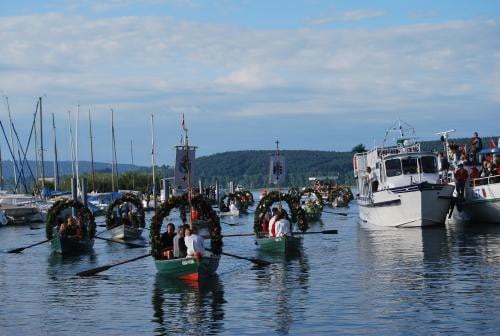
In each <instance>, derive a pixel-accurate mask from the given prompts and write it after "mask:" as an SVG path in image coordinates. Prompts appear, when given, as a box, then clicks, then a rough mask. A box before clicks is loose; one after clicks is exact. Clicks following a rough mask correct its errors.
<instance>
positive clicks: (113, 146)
mask: <svg viewBox="0 0 500 336" xmlns="http://www.w3.org/2000/svg"><path fill="white" fill-rule="evenodd" d="M111 191H112V192H114V191H115V127H114V112H113V109H111Z"/></svg>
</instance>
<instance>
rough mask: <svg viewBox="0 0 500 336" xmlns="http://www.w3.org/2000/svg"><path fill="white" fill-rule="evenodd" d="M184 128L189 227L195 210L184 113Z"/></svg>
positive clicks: (191, 226) (191, 225)
mask: <svg viewBox="0 0 500 336" xmlns="http://www.w3.org/2000/svg"><path fill="white" fill-rule="evenodd" d="M182 128H183V130H184V148H186V162H187V164H186V170H187V183H188V188H187V189H188V190H187V194H188V201H189V227H190V228H191V229H192V228H193V217H192V216H191V212H192V210H193V205H192V204H191V199H192V198H193V194H192V190H191V162H190V161H189V137H188V129H187V127H186V124H185V122H184V114H182Z"/></svg>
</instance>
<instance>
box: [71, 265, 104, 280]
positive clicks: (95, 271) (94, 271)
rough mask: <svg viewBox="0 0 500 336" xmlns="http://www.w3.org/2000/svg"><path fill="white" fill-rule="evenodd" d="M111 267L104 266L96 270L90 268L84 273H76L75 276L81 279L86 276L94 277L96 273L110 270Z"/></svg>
mask: <svg viewBox="0 0 500 336" xmlns="http://www.w3.org/2000/svg"><path fill="white" fill-rule="evenodd" d="M111 267H112V265H106V266H100V267H96V268H92V269H89V270H86V271H82V272H78V273H76V275H78V276H81V277H88V276H93V275H96V274H97V273H101V272H104V271H106V270H108V269H110V268H111Z"/></svg>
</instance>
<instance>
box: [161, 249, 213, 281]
mask: <svg viewBox="0 0 500 336" xmlns="http://www.w3.org/2000/svg"><path fill="white" fill-rule="evenodd" d="M219 260H220V256H218V255H211V256H203V257H201V258H200V259H196V258H191V257H188V258H177V259H156V260H155V265H156V269H157V270H158V273H159V274H161V275H164V276H167V277H170V278H179V279H183V280H199V279H205V278H207V277H210V276H212V275H214V274H215V272H216V271H217V268H218V267H219Z"/></svg>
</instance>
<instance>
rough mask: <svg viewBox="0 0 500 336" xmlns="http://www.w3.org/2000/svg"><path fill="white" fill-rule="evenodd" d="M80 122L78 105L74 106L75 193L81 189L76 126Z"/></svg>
mask: <svg viewBox="0 0 500 336" xmlns="http://www.w3.org/2000/svg"><path fill="white" fill-rule="evenodd" d="M79 122H80V104H78V105H77V106H76V120H75V128H76V130H75V132H76V134H75V161H76V164H75V170H76V190H77V193H79V192H80V190H81V188H80V174H79V168H80V162H79V160H78V128H79V127H78V126H79V125H78V124H79Z"/></svg>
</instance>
